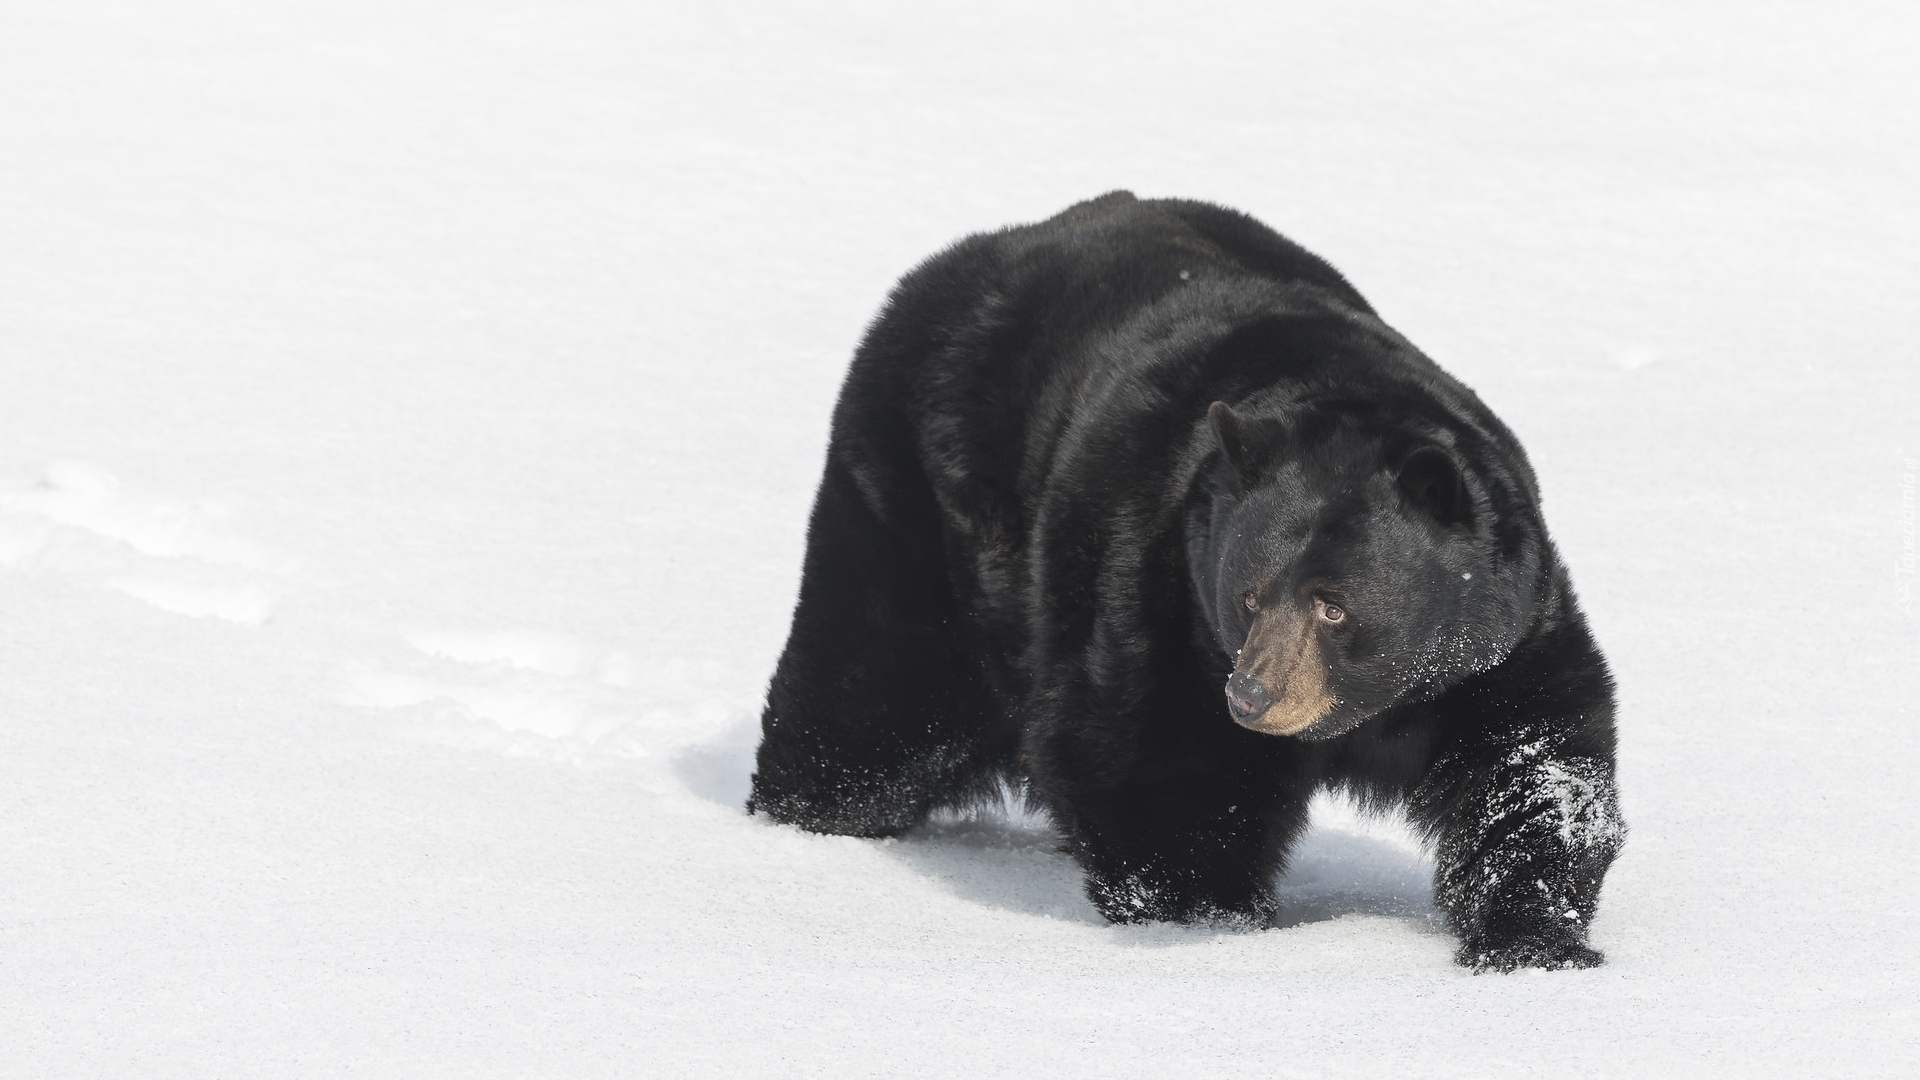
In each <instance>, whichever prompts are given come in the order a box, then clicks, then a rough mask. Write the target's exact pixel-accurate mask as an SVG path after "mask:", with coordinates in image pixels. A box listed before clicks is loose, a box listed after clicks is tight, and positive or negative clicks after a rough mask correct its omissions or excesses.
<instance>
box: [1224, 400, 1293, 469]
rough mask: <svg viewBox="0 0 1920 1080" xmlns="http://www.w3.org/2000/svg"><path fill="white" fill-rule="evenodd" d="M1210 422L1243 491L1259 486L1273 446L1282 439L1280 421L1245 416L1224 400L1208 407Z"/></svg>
mask: <svg viewBox="0 0 1920 1080" xmlns="http://www.w3.org/2000/svg"><path fill="white" fill-rule="evenodd" d="M1207 422H1208V423H1209V424H1211V425H1212V427H1213V440H1214V442H1216V443H1219V444H1220V454H1221V456H1222V457H1224V458H1226V460H1227V464H1228V465H1230V466H1232V472H1233V477H1234V479H1235V480H1236V481H1238V482H1239V485H1240V488H1241V490H1245V489H1247V488H1250V487H1252V486H1253V485H1254V484H1256V483H1258V482H1259V480H1260V467H1261V466H1262V465H1264V464H1266V461H1267V459H1268V457H1269V456H1271V453H1272V450H1273V444H1274V443H1275V442H1277V441H1278V439H1279V435H1280V424H1279V422H1278V421H1275V420H1268V419H1265V418H1261V417H1248V416H1242V415H1240V414H1239V413H1237V412H1234V411H1233V406H1231V405H1229V404H1227V403H1226V402H1224V401H1216V402H1214V403H1213V404H1212V405H1209V406H1207Z"/></svg>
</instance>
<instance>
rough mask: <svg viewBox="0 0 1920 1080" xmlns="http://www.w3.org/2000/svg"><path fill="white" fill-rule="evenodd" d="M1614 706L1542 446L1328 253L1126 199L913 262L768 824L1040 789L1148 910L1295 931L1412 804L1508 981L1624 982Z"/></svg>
mask: <svg viewBox="0 0 1920 1080" xmlns="http://www.w3.org/2000/svg"><path fill="white" fill-rule="evenodd" d="M1613 709H1614V707H1613V683H1612V678H1611V676H1610V675H1609V673H1608V670H1607V665H1606V661H1605V659H1604V658H1603V657H1602V656H1601V654H1600V651H1599V649H1598V648H1597V647H1596V645H1595V644H1594V641H1593V638H1592V636H1591V635H1590V634H1589V633H1588V630H1587V626H1586V622H1585V620H1584V618H1583V617H1582V616H1581V613H1580V611H1579V609H1578V607H1576V605H1575V603H1574V595H1573V589H1572V587H1571V585H1570V584H1569V581H1568V576H1567V571H1566V569H1565V567H1564V566H1563V565H1562V564H1561V562H1560V559H1559V556H1558V555H1557V553H1556V552H1555V550H1554V547H1553V545H1552V543H1551V541H1550V540H1549V539H1548V536H1547V529H1546V525H1545V523H1544V522H1543V520H1542V518H1541V513H1540V494H1539V489H1538V487H1537V486H1536V482H1535V480H1534V476H1533V472H1532V469H1531V467H1530V466H1529V465H1528V463H1527V459H1526V455H1525V454H1524V453H1523V452H1522V450H1521V448H1520V444H1519V442H1518V441H1517V440H1516V439H1515V438H1514V435H1513V433H1512V432H1511V431H1509V430H1508V429H1507V428H1506V426H1505V425H1503V424H1502V423H1501V422H1500V421H1499V420H1498V419H1496V418H1495V417H1494V416H1493V414H1492V413H1491V412H1490V411H1489V410H1488V409H1487V408H1486V406H1484V405H1483V404H1481V402H1480V400H1479V398H1478V397H1476V396H1475V395H1474V393H1473V392H1472V391H1471V390H1469V389H1467V387H1466V386H1464V385H1463V384H1461V383H1460V382H1459V381H1457V380H1455V379H1454V378H1453V377H1451V376H1450V375H1448V374H1447V373H1446V372H1444V371H1442V370H1441V369H1440V368H1439V367H1438V366H1437V365H1435V364H1434V363H1433V362H1432V361H1431V360H1429V359H1428V358H1427V357H1426V356H1424V355H1422V354H1421V353H1420V352H1419V351H1418V350H1417V349H1415V348H1414V347H1413V346H1412V345H1411V344H1409V343H1408V342H1407V340H1406V339H1405V338H1403V337H1401V336H1400V335H1399V334H1397V333H1395V332H1394V331H1393V330H1392V329H1390V328H1388V326H1387V325H1386V324H1385V323H1384V322H1382V321H1381V320H1380V318H1379V317H1378V316H1377V315H1375V314H1374V311H1373V309H1372V308H1371V307H1370V306H1369V305H1368V304H1367V302H1366V301H1365V300H1364V299H1362V298H1361V296H1360V294H1359V293H1358V292H1356V291H1355V290H1354V289H1353V287H1352V286H1350V285H1349V284H1348V283H1347V282H1346V280H1345V279H1344V278H1342V277H1341V276H1340V274H1339V273H1337V272H1336V271H1335V270H1334V269H1333V268H1332V267H1330V266H1329V265H1327V264H1326V263H1325V262H1323V261H1321V260H1320V259H1319V258H1317V257H1315V256H1314V255H1312V254H1310V253H1308V252H1307V251H1305V250H1304V249H1302V248H1300V247H1299V246H1297V245H1295V244H1293V243H1292V242H1290V241H1288V240H1286V239H1285V238H1283V237H1281V236H1280V235H1278V234H1277V233H1274V232H1273V231H1271V230H1269V229H1267V228H1266V227H1265V226H1263V225H1261V224H1260V223H1259V222H1257V221H1254V220H1253V219H1252V218H1250V217H1247V216H1245V215H1243V214H1239V213H1236V212H1234V211H1231V210H1227V209H1224V208H1222V207H1218V206H1213V205H1209V204H1206V203H1201V202H1188V201H1178V200H1151V201H1143V200H1136V199H1135V198H1134V197H1133V196H1132V195H1130V194H1128V193H1126V192H1114V193H1112V194H1109V195H1106V196H1103V197H1101V198H1098V199H1094V200H1092V201H1089V202H1086V203H1082V204H1080V205H1077V206H1074V207H1072V208H1070V209H1068V210H1067V211H1065V212H1063V213H1061V214H1059V215H1058V216H1056V217H1054V218H1052V219H1050V220H1047V221H1044V222H1041V223H1039V224H1037V225H1029V226H1021V227H1013V228H1008V229H1003V230H1001V231H999V232H994V233H986V234H982V235H977V236H973V237H969V238H967V239H965V240H962V241H960V242H959V243H957V244H955V245H954V246H952V247H950V248H948V249H947V250H945V251H943V252H941V253H940V254H938V255H935V256H934V257H933V258H931V259H929V260H928V261H927V262H925V263H923V264H922V265H921V266H919V267H918V268H916V269H915V270H913V271H912V272H911V273H909V274H907V276H906V277H905V278H903V279H902V280H901V281H900V283H899V285H898V286H897V287H896V288H895V290H894V292H893V294H892V296H891V297H890V298H889V300H888V301H887V304H886V306H885V308H884V309H883V310H882V312H881V313H880V315H879V316H878V317H877V318H876V319H875V320H874V322H873V324H872V326H871V327H870V328H869V330H868V332H867V335H866V338H865V340H864V341H863V343H862V344H861V346H860V348H859V351H858V352H857V353H856V354H855V356H854V358H853V363H852V367H851V369H850V370H849V372H848V374H847V379H846V384H845V386H844V387H843V388H842V391H841V396H840V400H839V404H838V406H837V408H836V410H835V412H834V416H833V433H832V438H831V441H830V444H829V447H828V451H827V464H826V472H825V475H824V477H823V478H822V480H821V482H820V490H819V494H818V496H817V497H816V501H815V503H814V507H813V515H812V520H811V523H810V524H809V527H808V532H807V553H806V562H805V566H804V569H803V571H802V577H801V583H800V597H799V602H798V605H797V607H796V609H795V611H794V615H793V627H792V632H791V635H790V636H789V638H788V641H787V646H786V650H785V652H784V653H783V654H782V655H781V657H780V661H779V665H778V667H777V669H776V670H775V672H774V675H773V680H772V684H771V686H770V687H769V688H768V690H767V702H766V710H765V713H764V714H763V716H762V718H761V727H762V738H761V743H760V748H759V752H758V757H757V762H756V772H755V774H754V777H753V790H752V796H751V797H750V799H749V800H748V803H747V809H748V811H749V812H756V813H762V814H766V815H768V816H770V817H772V818H773V819H775V820H777V821H782V822H790V823H792V824H795V825H798V826H800V827H802V828H805V829H811V830H814V831H817V832H824V833H840V834H846V835H852V836H891V835H894V834H897V833H899V832H901V831H902V830H904V829H907V828H910V827H912V826H913V825H915V824H916V823H918V822H920V821H922V820H923V819H924V818H925V817H926V816H927V814H928V813H929V811H931V810H933V809H934V808H936V807H942V806H953V805H956V804H962V803H965V802H967V801H969V800H972V799H975V798H977V797H979V796H981V795H982V794H983V793H985V792H988V791H992V790H996V789H997V785H998V784H999V783H1000V782H1001V781H1003V780H1004V781H1009V782H1012V783H1014V784H1017V785H1020V786H1022V787H1023V788H1024V790H1025V791H1026V793H1027V795H1028V798H1029V799H1030V800H1031V801H1034V802H1036V803H1038V804H1039V805H1040V806H1042V807H1044V808H1045V810H1046V811H1047V812H1048V813H1049V814H1050V815H1051V816H1052V818H1053V819H1054V820H1055V821H1056V822H1057V824H1058V825H1059V827H1060V829H1061V830H1062V832H1063V833H1064V835H1065V837H1066V844H1067V848H1068V850H1069V851H1070V852H1071V853H1072V855H1073V857H1074V858H1075V859H1076V860H1077V861H1078V862H1079V864H1080V866H1081V867H1082V868H1083V870H1084V871H1085V875H1086V889H1087V895H1088V897H1089V898H1090V899H1091V900H1092V901H1093V903H1094V904H1095V905H1096V906H1097V907H1098V908H1099V910H1100V912H1101V913H1102V914H1103V915H1105V916H1106V917H1107V918H1108V919H1111V920H1113V921H1116V922H1134V921H1140V920H1151V919H1163V920H1173V921H1179V922H1186V921H1193V920H1221V919H1224V920H1228V921H1238V922H1246V923H1251V924H1253V925H1264V924H1269V923H1271V922H1272V921H1273V919H1274V917H1275V915H1276V900H1275V894H1274V890H1273V882H1274V878H1275V877H1276V875H1277V874H1278V873H1280V872H1281V871H1282V870H1283V869H1284V866H1285V862H1286V857H1287V849H1288V847H1289V845H1290V844H1292V843H1293V841H1294V839H1295V838H1296V837H1297V836H1299V835H1300V833H1301V831H1302V829H1303V828H1304V827H1305V826H1306V824H1307V805H1308V799H1309V798H1310V796H1312V795H1313V793H1314V792H1315V790H1316V789H1319V788H1337V789H1343V790H1345V791H1347V792H1349V793H1352V794H1353V795H1355V796H1357V797H1358V798H1359V799H1361V800H1363V801H1364V802H1366V803H1369V804H1372V805H1387V804H1401V805H1404V806H1405V807H1406V809H1407V813H1408V816H1409V818H1410V820H1411V821H1413V822H1414V823H1415V824H1416V825H1417V826H1418V827H1419V828H1420V829H1421V830H1423V831H1424V833H1425V835H1426V837H1427V838H1428V840H1429V841H1430V843H1431V846H1432V849H1433V852H1434V857H1435V861H1436V868H1435V872H1434V897H1435V901H1436V903H1437V904H1438V906H1439V907H1440V909H1441V910H1442V911H1444V912H1445V914H1446V916H1447V918H1448V920H1449V922H1450V923H1451V925H1452V927H1453V928H1454V930H1455V931H1456V932H1457V933H1458V934H1459V935H1460V938H1461V941H1462V944H1461V947H1460V950H1459V953H1458V959H1459V961H1460V962H1461V963H1462V964H1465V965H1468V966H1469V967H1472V968H1474V969H1475V970H1487V969H1494V970H1511V969H1513V968H1516V967H1547V968H1567V967H1591V966H1593V965H1595V964H1598V963H1600V962H1601V959H1602V958H1601V954H1600V953H1598V952H1596V951H1594V950H1593V949H1591V948H1589V947H1588V945H1587V940H1586V938H1587V924H1588V922H1589V920H1591V919H1592V917H1593V913H1594V905H1595V903H1596V901H1597V899H1598V896H1599V892H1600V882H1601V878H1602V876H1603V875H1604V874H1605V873H1606V870H1607V867H1608V865H1609V864H1610V863H1611V862H1612V860H1613V858H1614V855H1615V853H1616V852H1617V851H1618V850H1619V848H1620V844H1621V840H1622V838H1623V836H1624V831H1625V830H1624V826H1623V824H1622V822H1621V818H1620V815H1619V810H1618V797H1617V791H1616V787H1615V783H1614V742H1615V736H1614V720H1613Z"/></svg>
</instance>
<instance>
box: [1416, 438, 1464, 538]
mask: <svg viewBox="0 0 1920 1080" xmlns="http://www.w3.org/2000/svg"><path fill="white" fill-rule="evenodd" d="M1399 480H1400V490H1401V491H1404V492H1406V493H1407V498H1409V499H1412V500H1413V502H1414V504H1415V505H1416V506H1419V507H1420V508H1421V509H1423V510H1425V511H1426V512H1427V513H1429V514H1432V515H1433V516H1434V518H1435V519H1436V520H1438V521H1439V522H1440V523H1441V524H1442V525H1459V524H1461V523H1463V522H1465V521H1466V520H1467V510H1468V508H1469V501H1468V499H1467V485H1466V482H1465V481H1463V480H1462V479H1461V478H1460V463H1459V462H1458V461H1455V460H1454V458H1453V455H1452V454H1449V453H1447V452H1446V451H1445V450H1442V449H1441V448H1440V447H1438V446H1423V447H1421V448H1420V449H1418V450H1415V451H1414V452H1413V453H1411V454H1408V455H1407V460H1405V461H1403V462H1401V463H1400V477H1399Z"/></svg>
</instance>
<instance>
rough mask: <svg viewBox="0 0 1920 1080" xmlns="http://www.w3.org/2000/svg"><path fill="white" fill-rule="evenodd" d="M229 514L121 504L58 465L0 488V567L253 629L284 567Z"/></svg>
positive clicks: (206, 503)
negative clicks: (28, 481) (63, 578)
mask: <svg viewBox="0 0 1920 1080" xmlns="http://www.w3.org/2000/svg"><path fill="white" fill-rule="evenodd" d="M231 516H232V512H231V510H230V509H229V508H228V507H227V506H226V505H225V504H223V503H220V502H218V501H217V500H212V499H202V500H199V501H197V502H193V503H177V502H154V501H148V500H144V499H141V498H137V497H134V496H131V495H129V494H127V493H125V492H123V491H122V489H121V484H120V481H119V480H118V478H116V477H115V476H114V475H113V474H112V473H110V472H108V471H107V470H105V469H102V468H100V467H99V466H97V465H90V464H87V463H85V462H78V461H62V462H55V463H53V464H52V465H49V466H48V467H47V470H46V475H45V476H44V477H43V478H42V479H41V480H40V481H39V482H37V483H35V484H33V485H32V486H29V487H24V488H19V487H16V488H11V489H9V488H6V487H0V566H10V567H15V568H19V569H40V570H48V571H53V572H55V573H60V574H64V575H67V576H69V577H76V578H80V579H82V580H85V581H91V582H93V583H94V584H97V585H101V586H103V587H105V588H109V589H113V590H115V591H118V592H121V593H124V594H126V595H128V596H131V597H134V598H135V599H138V600H142V601H145V602H146V603H148V604H151V605H153V606H154V607H157V608H159V609H161V610H162V611H168V612H172V613H173V614H176V615H187V616H191V617H194V618H214V619H223V620H226V621H228V622H237V623H244V624H248V625H259V624H260V623H263V622H265V621H266V620H267V617H268V615H269V613H270V612H271V609H272V606H273V596H274V592H273V590H272V589H270V588H269V587H268V586H266V585H263V584H262V583H261V582H260V580H259V579H260V578H263V577H265V578H269V579H271V578H285V577H287V576H289V575H292V574H294V573H295V572H296V571H297V570H298V569H299V564H298V563H297V562H296V561H295V560H294V559H292V558H290V557H288V556H286V555H283V554H281V553H279V552H276V551H274V550H273V549H272V548H270V547H267V546H266V545H264V544H259V543H256V542H254V541H252V540H249V539H246V538H245V537H243V536H240V535H238V534H237V533H235V532H234V531H233V529H232V528H231V527H230V526H229V525H228V524H227V522H228V520H229V519H230V518H231Z"/></svg>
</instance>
